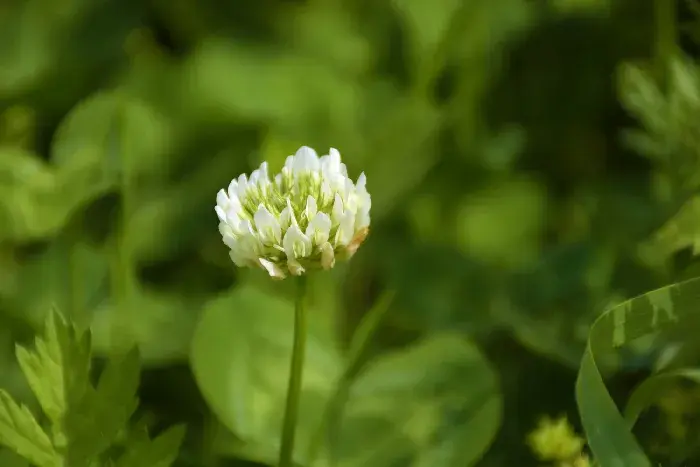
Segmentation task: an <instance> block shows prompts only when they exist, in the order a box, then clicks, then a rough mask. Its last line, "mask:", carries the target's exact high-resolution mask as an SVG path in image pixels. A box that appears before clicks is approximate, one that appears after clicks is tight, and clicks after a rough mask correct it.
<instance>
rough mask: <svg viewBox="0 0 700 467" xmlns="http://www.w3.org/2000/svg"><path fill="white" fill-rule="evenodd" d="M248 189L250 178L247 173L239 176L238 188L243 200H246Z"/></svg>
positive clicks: (239, 196)
mask: <svg viewBox="0 0 700 467" xmlns="http://www.w3.org/2000/svg"><path fill="white" fill-rule="evenodd" d="M246 191H248V178H247V177H246V174H242V175H241V176H240V177H238V188H237V189H236V192H237V194H238V198H239V199H240V200H241V201H244V200H245V194H246Z"/></svg>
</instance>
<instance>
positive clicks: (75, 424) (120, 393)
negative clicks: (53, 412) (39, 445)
mask: <svg viewBox="0 0 700 467" xmlns="http://www.w3.org/2000/svg"><path fill="white" fill-rule="evenodd" d="M139 374H140V365H139V353H138V351H137V350H136V349H134V350H132V351H130V352H129V353H127V354H126V355H125V356H123V357H119V358H113V359H111V360H110V361H109V362H108V364H107V366H106V368H105V369H104V370H103V372H102V374H101V375H100V379H99V382H98V384H97V388H96V389H93V388H92V387H90V388H89V389H88V390H87V391H86V393H85V395H84V397H83V400H81V401H80V404H79V405H77V406H76V407H75V408H73V410H72V411H71V412H69V413H68V415H67V417H66V422H65V425H66V435H67V437H68V442H69V443H72V446H71V449H70V450H69V453H68V454H69V456H70V457H68V458H67V459H66V460H67V462H68V463H69V464H72V462H75V463H76V464H78V463H79V462H80V461H82V460H84V459H87V460H90V459H95V458H96V456H98V455H100V454H102V453H103V452H104V451H105V450H106V449H107V448H109V447H110V446H111V445H112V444H113V443H114V442H115V441H116V440H117V437H118V435H119V434H120V432H121V431H122V430H123V429H124V428H125V427H126V426H127V424H128V422H129V419H130V418H131V416H132V415H133V414H134V411H135V410H136V407H137V405H138V400H137V398H136V392H137V390H138V384H139Z"/></svg>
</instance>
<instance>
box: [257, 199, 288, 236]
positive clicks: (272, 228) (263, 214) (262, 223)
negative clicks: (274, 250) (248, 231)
mask: <svg viewBox="0 0 700 467" xmlns="http://www.w3.org/2000/svg"><path fill="white" fill-rule="evenodd" d="M253 220H254V221H255V227H256V228H257V229H258V235H259V236H260V240H261V241H262V242H263V243H265V244H268V245H271V244H274V243H279V242H280V240H281V239H282V229H281V227H280V224H279V222H278V221H277V219H276V218H275V216H273V215H272V213H271V212H270V211H268V210H267V208H266V207H265V206H264V205H263V204H262V203H261V204H260V206H258V210H257V211H256V213H255V216H253Z"/></svg>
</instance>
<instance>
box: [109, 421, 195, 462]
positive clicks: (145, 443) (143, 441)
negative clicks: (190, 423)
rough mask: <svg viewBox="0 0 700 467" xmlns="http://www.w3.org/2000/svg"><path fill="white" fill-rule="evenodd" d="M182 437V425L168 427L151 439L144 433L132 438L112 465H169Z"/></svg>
mask: <svg viewBox="0 0 700 467" xmlns="http://www.w3.org/2000/svg"><path fill="white" fill-rule="evenodd" d="M184 438H185V426H184V425H176V426H173V427H170V428H168V429H167V430H166V431H165V432H163V433H161V434H160V435H159V436H157V437H156V438H155V439H152V440H151V439H148V437H147V436H145V433H144V436H140V437H138V438H136V439H133V440H132V442H131V444H130V445H129V446H127V448H126V452H125V453H124V454H123V455H122V456H121V457H120V458H119V460H118V461H117V462H116V464H115V466H114V467H170V466H171V465H172V464H173V462H175V459H177V456H178V453H179V450H180V445H181V444H182V440H183V439H184Z"/></svg>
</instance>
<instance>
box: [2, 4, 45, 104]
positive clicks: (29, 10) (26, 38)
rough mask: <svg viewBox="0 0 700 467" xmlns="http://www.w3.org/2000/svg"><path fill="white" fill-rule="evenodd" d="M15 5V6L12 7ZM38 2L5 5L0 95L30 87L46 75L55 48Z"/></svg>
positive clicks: (18, 91) (43, 11)
mask: <svg viewBox="0 0 700 467" xmlns="http://www.w3.org/2000/svg"><path fill="white" fill-rule="evenodd" d="M13 6H14V8H13ZM50 24H51V21H50V18H47V15H46V7H45V5H43V4H42V3H41V2H21V3H19V2H18V3H16V4H15V5H11V4H10V5H7V6H5V7H4V11H3V14H2V15H0V31H1V33H0V34H1V35H0V98H2V99H3V100H4V99H7V98H8V97H10V96H15V95H17V93H24V92H27V91H28V90H31V89H33V88H34V87H35V86H36V85H38V84H39V83H40V82H42V80H43V79H44V78H45V77H46V76H47V72H48V71H49V70H50V67H51V65H52V64H53V58H52V54H53V53H55V52H56V50H55V48H54V47H52V45H53V44H52V41H51V27H50Z"/></svg>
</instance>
